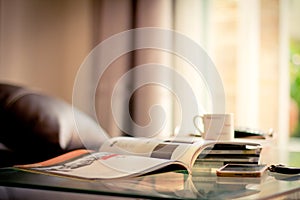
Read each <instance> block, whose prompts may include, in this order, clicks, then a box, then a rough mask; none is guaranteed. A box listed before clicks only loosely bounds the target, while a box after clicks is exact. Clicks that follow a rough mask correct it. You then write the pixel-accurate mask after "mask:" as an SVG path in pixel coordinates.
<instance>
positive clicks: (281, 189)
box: [0, 152, 300, 199]
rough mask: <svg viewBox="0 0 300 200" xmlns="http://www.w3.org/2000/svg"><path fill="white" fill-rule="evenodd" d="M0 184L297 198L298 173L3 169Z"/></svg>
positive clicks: (140, 194) (141, 194) (119, 193)
mask: <svg viewBox="0 0 300 200" xmlns="http://www.w3.org/2000/svg"><path fill="white" fill-rule="evenodd" d="M267 153H268V152H267ZM269 153H270V152H269ZM293 153H295V152H293ZM298 155H300V153H298ZM293 156H294V155H293ZM0 186H3V187H4V188H27V189H35V190H43V191H60V192H65V193H68V194H70V195H71V194H74V193H76V194H89V195H103V196H110V197H124V198H125V197H128V198H145V199H149V198H151V199H156V198H157V199H268V198H279V197H282V196H287V195H293V198H294V199H295V197H296V199H297V198H300V195H298V194H300V193H299V191H300V175H293V176H292V175H282V174H276V173H272V172H269V171H267V172H265V174H264V175H263V176H262V177H257V178H247V177H218V176H216V173H215V172H214V171H213V170H211V171H201V172H193V173H192V175H189V174H186V173H183V172H182V171H177V172H165V173H159V174H150V175H147V176H140V177H136V178H130V179H118V180H82V179H75V178H66V177H59V176H49V175H45V174H37V173H32V172H27V171H22V170H19V169H16V168H3V169H1V170H0ZM0 196H1V190H0Z"/></svg>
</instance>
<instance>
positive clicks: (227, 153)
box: [194, 143, 262, 170]
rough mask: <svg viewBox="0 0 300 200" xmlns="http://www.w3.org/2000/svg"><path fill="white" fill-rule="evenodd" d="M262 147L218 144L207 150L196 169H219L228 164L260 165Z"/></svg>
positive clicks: (199, 158) (201, 155) (197, 160)
mask: <svg viewBox="0 0 300 200" xmlns="http://www.w3.org/2000/svg"><path fill="white" fill-rule="evenodd" d="M261 150H262V147H261V146H260V145H258V144H252V143H249V144H239V143H236V144H232V143H217V144H214V145H212V146H210V147H207V148H205V149H204V150H203V151H202V152H201V154H200V155H199V156H198V158H197V159H196V161H195V164H194V169H200V170H201V169H217V168H220V167H222V166H224V165H226V164H229V163H232V164H233V163H234V164H258V163H259V161H260V153H261Z"/></svg>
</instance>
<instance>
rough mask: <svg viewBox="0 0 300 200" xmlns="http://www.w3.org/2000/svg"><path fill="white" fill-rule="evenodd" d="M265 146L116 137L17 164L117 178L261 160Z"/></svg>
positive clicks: (42, 170)
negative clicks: (93, 147) (93, 146)
mask: <svg viewBox="0 0 300 200" xmlns="http://www.w3.org/2000/svg"><path fill="white" fill-rule="evenodd" d="M261 148H262V147H261V145H260V144H258V143H250V142H239V141H205V140H201V139H200V140H198V139H195V138H174V139H168V140H160V139H156V138H132V137H115V138H110V139H108V140H107V141H106V142H105V143H104V144H102V146H101V147H100V148H99V149H96V150H87V149H80V150H74V151H71V152H68V153H66V154H63V155H61V156H58V157H55V158H52V159H50V160H47V161H43V162H40V163H33V164H27V165H18V166H15V167H16V168H18V169H21V170H26V171H30V172H37V173H46V174H49V175H56V176H57V175H60V176H65V177H77V178H83V179H117V178H125V177H135V176H141V175H145V174H149V173H155V172H161V171H178V170H180V171H182V170H183V171H186V172H187V173H191V172H193V171H194V170H198V169H204V168H215V167H217V168H218V167H221V166H223V165H224V164H227V163H232V162H234V163H258V162H259V157H260V151H261Z"/></svg>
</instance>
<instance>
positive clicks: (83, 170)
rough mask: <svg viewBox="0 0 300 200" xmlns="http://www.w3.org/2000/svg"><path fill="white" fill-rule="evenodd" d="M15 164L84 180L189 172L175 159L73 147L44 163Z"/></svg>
mask: <svg viewBox="0 0 300 200" xmlns="http://www.w3.org/2000/svg"><path fill="white" fill-rule="evenodd" d="M16 167H18V168H21V169H29V170H33V171H35V172H40V173H50V174H56V175H63V176H69V177H77V178H84V179H116V178H123V177H132V176H139V175H143V174H147V173H150V172H155V171H156V170H163V169H165V170H167V171H172V170H187V171H188V172H190V170H189V169H188V167H187V166H186V165H184V164H183V163H182V162H178V161H172V160H166V159H156V158H147V157H142V156H132V155H120V154H115V153H108V152H91V151H87V150H76V151H73V152H70V153H67V154H64V155H62V156H59V157H56V158H53V159H50V160H48V161H45V162H41V163H36V164H30V165H19V166H16Z"/></svg>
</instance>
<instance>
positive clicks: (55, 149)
mask: <svg viewBox="0 0 300 200" xmlns="http://www.w3.org/2000/svg"><path fill="white" fill-rule="evenodd" d="M75 111H76V112H80V111H78V110H75ZM80 114H81V117H82V118H84V119H85V120H84V121H85V126H84V127H83V129H84V130H81V132H84V133H85V134H87V135H86V138H91V140H90V141H91V142H94V143H95V146H96V147H97V146H100V145H101V143H102V142H103V139H104V138H105V137H102V136H100V137H98V135H97V131H98V130H99V129H98V126H97V124H96V122H95V121H93V120H91V119H89V117H88V116H87V115H85V114H84V113H80ZM86 119H87V120H86ZM0 126H1V129H0V167H4V166H12V165H14V164H24V163H34V162H39V161H43V160H46V159H49V158H52V157H54V156H57V155H60V154H62V153H64V152H67V151H70V150H73V149H77V148H84V147H85V145H84V144H83V142H82V141H81V139H80V137H79V136H78V131H77V130H76V124H75V122H74V119H73V110H72V106H71V105H69V104H67V103H66V102H64V101H62V100H59V99H57V98H54V97H50V96H47V95H45V94H41V93H38V92H35V91H32V90H30V89H27V88H24V87H20V86H16V85H12V84H6V83H0ZM95 137H96V138H97V139H95Z"/></svg>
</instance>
